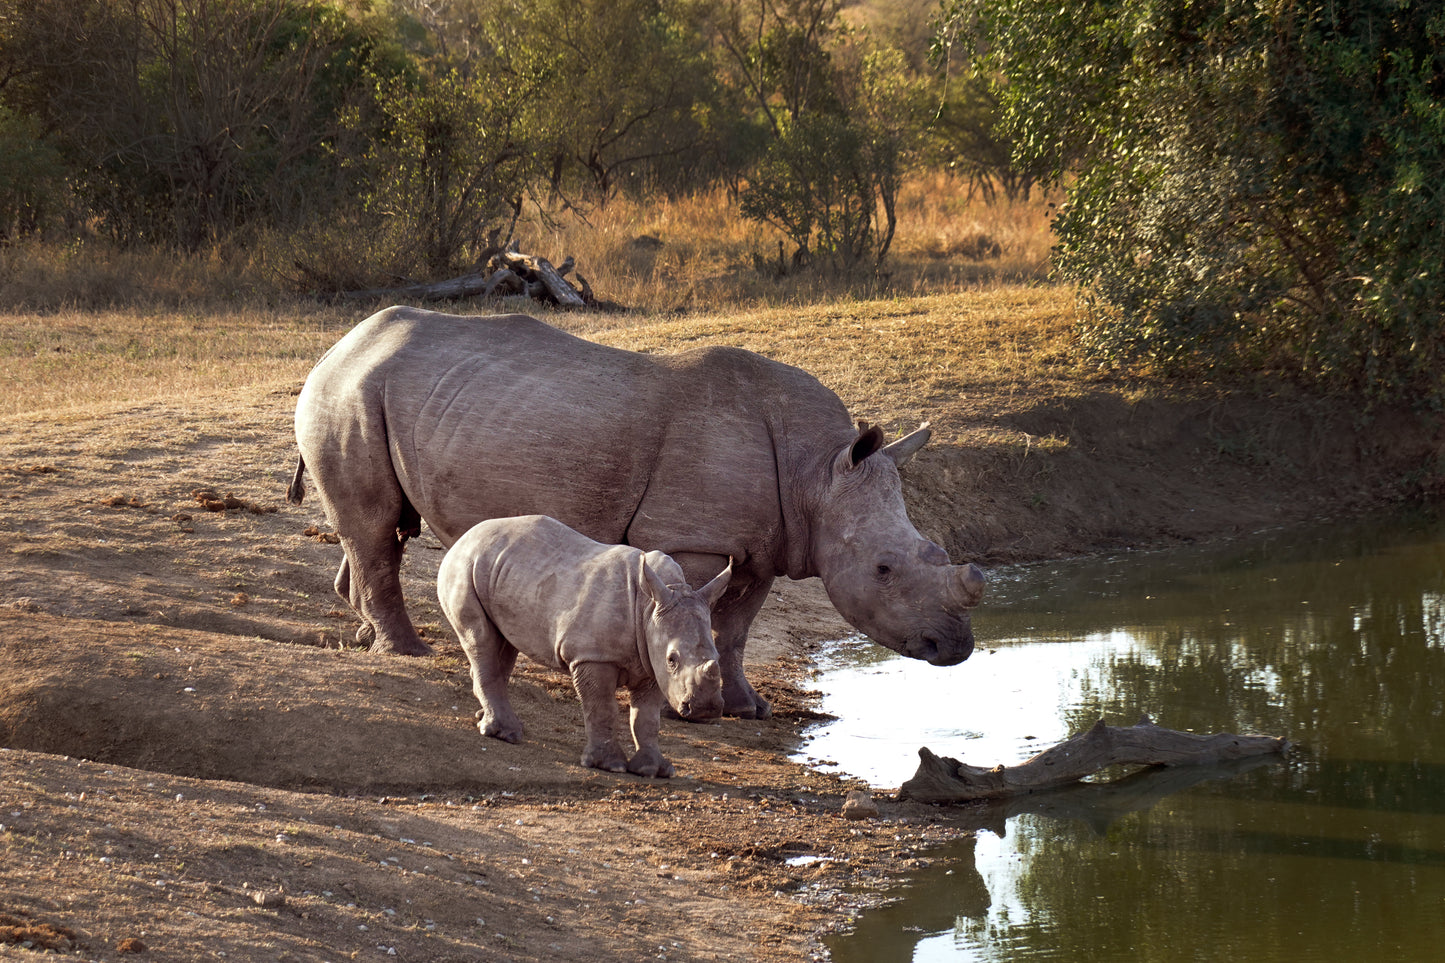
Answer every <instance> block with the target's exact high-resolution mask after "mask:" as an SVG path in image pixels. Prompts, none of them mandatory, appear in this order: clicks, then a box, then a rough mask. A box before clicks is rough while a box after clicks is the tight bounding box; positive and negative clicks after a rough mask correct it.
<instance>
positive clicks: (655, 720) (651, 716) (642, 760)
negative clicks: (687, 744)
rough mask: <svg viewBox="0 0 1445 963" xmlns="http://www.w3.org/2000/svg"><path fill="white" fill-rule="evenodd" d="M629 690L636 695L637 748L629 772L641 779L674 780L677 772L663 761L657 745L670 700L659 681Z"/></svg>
mask: <svg viewBox="0 0 1445 963" xmlns="http://www.w3.org/2000/svg"><path fill="white" fill-rule="evenodd" d="M628 691H629V692H630V693H631V694H632V713H631V721H632V742H633V744H634V745H636V746H637V752H636V753H635V754H634V755H633V756H632V758H631V759H629V760H627V771H628V772H631V773H635V774H637V775H639V776H655V777H656V778H658V779H670V778H672V776H673V775H675V774H676V772H677V769H676V768H674V767H673V765H672V763H671V762H668V761H667V760H666V759H665V758H663V755H662V749H661V748H660V747H659V746H658V744H657V736H658V733H659V732H660V731H661V729H662V707H663V705H665V704H666V702H667V700H666V699H664V698H663V695H662V690H661V689H659V688H658V687H657V684H656V683H655V682H654V683H649V684H648V685H645V686H637V687H635V688H631V689H629V690H628Z"/></svg>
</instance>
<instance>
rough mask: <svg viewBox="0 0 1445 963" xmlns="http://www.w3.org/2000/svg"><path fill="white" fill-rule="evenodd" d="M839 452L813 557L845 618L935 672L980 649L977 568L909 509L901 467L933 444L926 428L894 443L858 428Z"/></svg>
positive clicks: (814, 518)
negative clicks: (974, 616) (953, 553)
mask: <svg viewBox="0 0 1445 963" xmlns="http://www.w3.org/2000/svg"><path fill="white" fill-rule="evenodd" d="M859 429H860V430H859V434H858V436H857V438H855V439H854V440H853V442H852V444H850V445H848V446H847V447H845V448H843V449H842V450H840V451H837V452H836V453H834V454H833V455H832V458H831V461H830V463H829V464H828V465H827V468H826V476H827V477H826V478H824V479H823V480H822V482H823V485H822V488H821V490H819V493H818V497H817V499H816V501H815V502H814V505H813V508H812V513H811V517H810V523H811V524H810V527H811V552H812V556H813V562H814V565H815V566H816V568H817V571H818V574H819V575H820V576H821V577H822V579H823V585H824V587H825V588H826V589H827V591H828V598H829V599H831V600H832V602H833V605H834V606H835V607H836V608H837V609H838V611H839V613H841V614H842V616H843V617H844V618H845V619H847V620H848V622H849V623H850V624H851V625H852V626H853V627H854V628H856V629H858V630H859V631H860V632H862V633H863V634H864V635H866V636H868V637H869V638H870V639H872V640H873V641H875V642H877V643H879V644H880V645H884V646H887V647H888V648H890V649H892V650H893V651H895V652H898V653H900V654H902V655H906V656H908V657H909V658H913V659H922V660H923V661H925V662H928V663H931V664H933V665H957V664H958V663H960V662H962V661H963V660H964V659H967V658H968V657H969V655H970V654H972V652H973V627H972V625H971V623H970V620H969V611H970V610H971V609H972V608H973V607H974V606H975V605H977V604H978V602H979V599H980V598H982V597H983V587H984V579H983V573H982V572H981V571H980V570H979V568H978V566H976V565H973V564H968V565H952V564H950V563H949V559H948V553H947V552H945V551H944V550H943V549H942V548H940V547H939V546H938V545H936V544H934V543H933V542H931V541H929V540H928V539H926V538H924V537H923V536H922V535H920V534H918V530H917V529H915V528H914V527H913V524H912V522H910V521H909V520H908V514H907V512H906V511H905V510H904V507H903V487H902V481H901V480H900V478H899V475H898V469H899V468H900V467H902V466H903V465H904V464H905V463H906V462H907V461H908V459H910V458H912V457H913V455H914V454H915V453H916V452H917V451H918V449H920V448H922V447H923V446H924V444H925V443H927V441H928V438H929V435H930V432H929V429H928V426H927V425H926V424H925V425H924V426H923V427H921V428H919V429H918V430H917V431H915V432H913V433H912V434H909V435H906V436H904V437H902V438H900V439H898V440H897V441H895V442H893V443H892V444H884V436H883V432H882V430H881V429H879V428H878V427H877V426H876V425H875V426H873V427H871V428H870V427H868V426H867V424H866V423H861V422H860V423H859Z"/></svg>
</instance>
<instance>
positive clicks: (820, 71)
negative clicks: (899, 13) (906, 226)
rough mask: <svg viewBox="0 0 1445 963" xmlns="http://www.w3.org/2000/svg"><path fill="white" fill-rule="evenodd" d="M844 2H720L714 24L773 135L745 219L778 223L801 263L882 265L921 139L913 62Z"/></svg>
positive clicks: (846, 268) (746, 193)
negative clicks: (851, 14)
mask: <svg viewBox="0 0 1445 963" xmlns="http://www.w3.org/2000/svg"><path fill="white" fill-rule="evenodd" d="M840 8H841V4H840V3H839V2H838V0H761V2H759V3H758V4H757V5H756V7H755V8H754V7H752V6H751V5H746V4H743V3H739V2H734V3H731V4H723V5H720V7H719V13H718V16H717V19H716V21H715V24H716V30H717V33H718V38H719V43H720V45H721V47H722V48H723V49H724V50H725V51H726V53H727V55H728V61H729V63H730V66H731V75H732V78H731V79H732V84H733V86H734V87H735V89H739V90H744V91H746V92H747V93H748V95H749V96H750V97H751V99H752V103H753V108H754V110H756V111H757V113H758V115H759V117H760V119H761V121H762V124H763V126H764V127H765V129H766V130H768V131H769V132H770V133H771V135H772V136H771V139H770V141H769V142H768V145H767V147H766V149H765V151H764V153H763V156H762V157H761V159H760V160H759V161H758V162H757V164H756V166H755V168H754V169H753V171H752V176H751V178H750V183H749V184H748V186H747V187H746V188H744V189H743V191H742V192H741V198H740V200H741V211H742V214H743V216H744V217H747V218H750V219H752V220H757V221H763V222H767V223H770V224H773V225H775V226H776V227H778V228H779V229H781V230H782V231H783V233H784V234H786V235H787V236H788V237H789V239H791V240H792V242H793V244H794V245H795V247H796V249H797V250H796V253H795V255H794V260H795V261H808V260H821V261H822V262H824V263H826V264H828V265H829V266H830V267H831V268H833V269H834V270H835V271H841V272H851V271H853V270H855V269H856V268H858V267H860V266H864V265H867V266H869V267H871V268H873V269H877V268H879V267H881V265H882V264H883V262H884V260H885V259H886V258H887V256H888V250H889V248H890V246H891V244H892V241H893V234H894V231H895V230H896V228H897V196H898V188H899V184H900V182H901V180H902V173H903V170H904V167H905V163H906V160H907V157H908V155H909V153H910V151H911V149H912V146H913V143H912V142H913V140H914V139H915V138H916V134H917V130H918V124H917V122H916V117H915V114H916V106H917V99H916V92H917V91H916V87H915V86H914V85H913V84H911V83H910V82H909V81H908V80H907V73H906V71H905V69H904V67H905V64H904V59H903V57H902V55H901V54H900V53H899V52H898V51H897V50H895V49H891V48H883V47H880V46H878V45H876V44H873V43H871V42H870V41H869V39H868V38H867V37H866V35H860V34H857V33H855V32H853V31H851V30H847V29H845V28H844V25H843V24H842V23H841V22H840V21H839V19H838V13H839V10H840Z"/></svg>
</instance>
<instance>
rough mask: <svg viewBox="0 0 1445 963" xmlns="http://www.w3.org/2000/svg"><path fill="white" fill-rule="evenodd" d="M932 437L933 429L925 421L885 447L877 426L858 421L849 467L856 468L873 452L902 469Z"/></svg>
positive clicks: (850, 450) (880, 430)
mask: <svg viewBox="0 0 1445 963" xmlns="http://www.w3.org/2000/svg"><path fill="white" fill-rule="evenodd" d="M932 435H933V429H931V428H930V427H929V426H928V422H926V421H925V422H924V423H923V424H922V425H920V426H919V427H918V428H917V429H916V430H914V431H911V432H909V433H908V434H906V435H904V436H903V437H902V438H899V439H898V440H897V441H894V442H892V443H890V444H887V445H885V444H884V443H883V442H884V436H883V429H882V428H880V427H878V426H877V425H869V424H868V422H866V421H860V422H858V437H857V438H855V439H853V446H852V448H850V449H849V451H848V459H849V467H854V466H856V465H857V464H858V463H859V462H861V461H862V460H863V459H865V458H867V457H868V456H869V455H872V454H874V453H875V452H882V453H883V454H884V455H887V456H888V458H889V459H890V460H891V461H892V462H893V464H894V465H895V466H896V467H898V468H902V467H903V466H904V465H906V464H908V460H909V459H910V458H912V457H913V456H914V455H915V454H917V453H918V449H920V448H922V447H923V446H924V445H926V444H928V439H929V438H930V437H932Z"/></svg>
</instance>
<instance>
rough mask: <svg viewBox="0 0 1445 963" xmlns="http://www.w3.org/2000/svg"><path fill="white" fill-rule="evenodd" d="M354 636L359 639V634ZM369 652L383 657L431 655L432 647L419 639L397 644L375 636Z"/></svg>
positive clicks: (406, 640)
mask: <svg viewBox="0 0 1445 963" xmlns="http://www.w3.org/2000/svg"><path fill="white" fill-rule="evenodd" d="M356 634H357V637H358V639H359V638H360V636H361V633H360V632H357V633H356ZM371 651H372V652H378V653H381V654H383V655H431V654H432V647H431V646H429V645H427V644H426V643H425V642H423V641H422V640H421V639H405V640H403V641H400V642H398V641H394V640H391V639H383V638H381V637H380V636H377V638H376V640H375V641H374V642H372V643H371Z"/></svg>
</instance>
